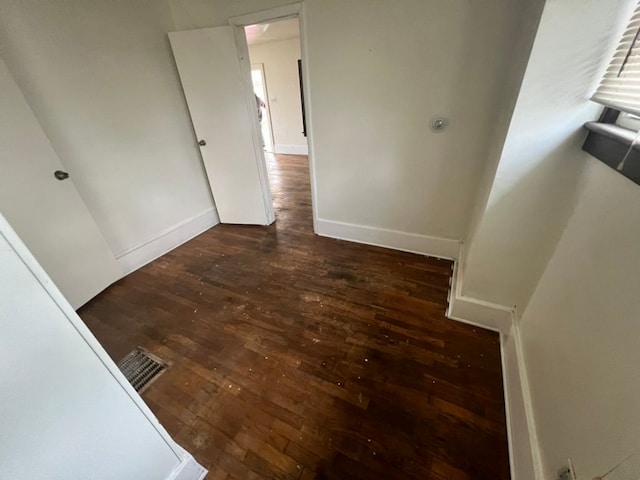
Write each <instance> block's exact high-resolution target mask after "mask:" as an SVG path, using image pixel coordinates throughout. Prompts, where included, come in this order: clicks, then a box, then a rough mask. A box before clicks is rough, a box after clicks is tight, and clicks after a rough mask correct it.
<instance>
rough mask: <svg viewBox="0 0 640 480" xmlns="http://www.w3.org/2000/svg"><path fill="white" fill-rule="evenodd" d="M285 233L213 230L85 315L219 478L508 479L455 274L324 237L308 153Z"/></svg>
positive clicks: (486, 370)
mask: <svg viewBox="0 0 640 480" xmlns="http://www.w3.org/2000/svg"><path fill="white" fill-rule="evenodd" d="M269 169H270V179H271V185H272V190H273V196H274V204H275V208H276V212H277V222H276V224H275V225H272V226H270V227H251V226H234V225H219V226H216V227H214V228H212V229H211V230H209V231H207V232H205V233H204V234H202V235H200V236H198V237H197V238H195V239H193V240H191V241H190V242H188V243H187V244H185V245H183V246H182V247H179V248H177V249H176V250H174V251H172V252H171V253H169V254H167V255H165V256H163V257H161V258H160V259H158V260H156V261H154V262H153V263H151V264H149V265H147V266H146V267H144V268H142V269H140V270H138V271H136V272H134V273H133V274H131V275H129V276H127V277H126V278H124V279H123V280H121V281H119V282H118V283H117V284H115V285H113V286H112V287H110V288H109V289H108V290H106V291H105V292H103V293H102V294H101V295H99V296H98V297H97V298H95V299H94V300H92V301H91V302H90V303H89V304H88V305H86V306H85V307H83V308H82V309H81V310H80V311H79V314H80V316H81V317H82V318H83V320H84V321H85V322H86V323H87V325H88V326H89V328H90V329H91V330H92V331H93V333H94V334H95V335H96V337H97V338H98V340H99V341H100V342H101V343H102V344H103V345H104V347H105V348H106V350H107V351H108V352H109V354H110V355H111V356H112V358H113V359H114V360H116V361H118V360H120V359H121V358H122V357H124V355H125V354H126V353H128V352H129V351H130V350H132V349H133V348H134V347H136V346H142V347H144V348H146V349H147V350H149V351H151V352H152V353H154V354H156V355H158V356H160V357H161V358H164V359H165V360H167V361H169V362H171V364H172V365H171V367H170V368H169V369H168V370H167V372H166V373H164V374H163V375H162V376H161V377H160V378H158V380H157V381H156V382H154V383H153V384H152V385H151V386H150V387H149V388H148V389H147V390H146V391H145V392H144V394H143V398H144V399H145V401H146V402H147V403H148V405H149V406H150V407H151V409H152V410H153V411H154V413H155V414H156V415H157V416H158V418H159V419H160V421H161V422H162V424H163V425H164V426H165V427H166V428H167V430H168V431H169V433H170V434H171V435H172V436H173V437H174V438H175V439H176V441H177V442H178V443H180V444H181V445H183V446H184V447H185V448H186V449H187V450H188V451H190V452H191V453H192V454H193V455H194V456H195V457H196V459H197V460H198V461H199V462H200V463H201V464H203V465H204V466H206V467H207V468H208V469H209V470H210V473H209V476H208V478H209V479H272V478H273V479H304V480H306V479H313V478H315V479H369V480H370V479H387V480H388V479H396V478H398V479H436V480H444V479H449V480H461V479H491V480H501V479H507V478H509V464H508V453H507V440H506V427H505V413H504V400H503V391H502V373H501V366H500V348H499V339H498V336H497V334H495V333H492V332H489V331H485V330H482V329H478V328H474V327H471V326H468V325H464V324H461V323H458V322H455V321H452V320H448V319H446V318H445V316H444V311H445V307H446V299H447V289H448V286H449V276H450V274H451V263H450V262H448V261H440V260H436V259H432V258H426V257H422V256H418V255H412V254H408V253H402V252H396V251H392V250H387V249H383V248H376V247H369V246H365V245H359V244H355V243H350V242H344V241H338V240H333V239H329V238H323V237H319V236H315V235H314V234H313V230H312V220H311V199H310V190H309V174H308V165H307V159H306V157H301V156H277V157H273V156H272V157H270V159H269Z"/></svg>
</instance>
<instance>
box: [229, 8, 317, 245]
mask: <svg viewBox="0 0 640 480" xmlns="http://www.w3.org/2000/svg"><path fill="white" fill-rule="evenodd" d="M288 18H297V19H298V24H299V30H300V53H301V56H302V59H301V60H302V62H301V63H302V81H303V82H304V86H305V88H304V103H305V119H306V124H307V145H308V147H309V176H310V180H311V182H310V183H311V211H312V217H313V231H314V232H315V233H318V230H317V219H318V212H317V201H316V199H317V195H316V192H317V188H316V169H315V162H314V157H315V155H314V148H313V122H312V120H311V119H312V114H311V111H312V109H311V98H310V94H309V91H310V81H309V64H308V58H309V55H308V49H307V43H308V41H307V31H306V28H305V24H306V15H305V7H304V4H303V3H301V2H298V3H292V4H289V5H283V6H281V7H275V8H269V9H266V10H260V11H258V12H254V13H248V14H246V15H239V16H236V17H231V18H229V25H231V26H232V27H234V28H233V33H234V35H235V38H236V44H237V45H238V49H239V54H240V59H241V60H243V59H245V58H246V59H247V62H246V63H247V64H248V65H249V71H248V72H247V74H246V78H245V81H246V82H247V83H249V84H250V89H249V91H250V92H251V96H250V97H249V96H247V101H248V103H247V104H248V105H249V106H250V107H251V108H252V109H253V110H255V98H254V97H253V84H252V82H251V61H250V60H249V48H248V46H247V37H246V35H245V32H244V27H246V26H249V25H255V24H258V23H271V22H274V21H277V20H286V19H288ZM254 118H255V122H254V123H255V125H254V143H255V144H256V145H259V144H260V136H259V128H260V126H259V124H258V119H257V117H256V115H254ZM260 152H261V153H263V152H262V148H261V147H260ZM256 158H257V159H259V160H258V162H259V165H258V171H259V172H261V176H260V178H261V180H262V179H263V176H262V172H264V179H265V180H266V181H265V183H264V184H263V191H264V188H265V187H266V188H267V189H268V188H269V181H268V177H267V176H266V173H267V165H266V161H265V158H264V154H262V155H257V156H256ZM268 198H269V202H268V204H269V205H271V211H272V212H273V203H272V201H271V192H268Z"/></svg>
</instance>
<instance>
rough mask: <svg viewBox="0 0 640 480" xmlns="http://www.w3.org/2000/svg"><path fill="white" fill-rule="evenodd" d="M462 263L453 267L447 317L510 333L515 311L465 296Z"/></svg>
mask: <svg viewBox="0 0 640 480" xmlns="http://www.w3.org/2000/svg"><path fill="white" fill-rule="evenodd" d="M461 263H462V262H460V261H458V262H456V263H455V265H454V267H453V275H452V277H451V290H449V307H448V308H447V317H448V318H451V319H453V320H458V321H461V322H465V323H470V324H472V325H476V326H479V327H482V328H487V329H489V330H493V331H495V332H500V333H508V332H509V331H510V330H511V326H512V325H513V322H514V317H515V311H514V309H513V308H509V307H506V306H504V305H499V304H497V303H491V302H486V301H484V300H479V299H477V298H473V297H467V296H465V295H463V294H462V291H461V290H462V282H461V281H460V279H461V275H462V272H461V269H460V264H461Z"/></svg>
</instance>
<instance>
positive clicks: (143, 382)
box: [118, 347, 168, 392]
mask: <svg viewBox="0 0 640 480" xmlns="http://www.w3.org/2000/svg"><path fill="white" fill-rule="evenodd" d="M167 367H168V365H167V363H166V362H164V361H163V360H161V359H159V358H158V357H156V356H155V355H152V354H150V353H149V352H147V351H145V350H144V349H142V348H140V347H138V348H136V349H135V350H134V351H133V352H131V353H130V354H128V355H127V356H126V357H124V358H123V359H122V360H120V363H118V368H119V369H120V371H121V372H122V373H123V374H124V376H125V377H127V380H129V383H130V384H131V386H132V387H133V388H135V389H136V392H142V391H143V390H144V389H145V387H147V386H149V384H150V383H151V382H152V381H153V380H155V379H156V378H158V375H160V374H161V373H162V372H163V371H164V370H165V369H166V368H167Z"/></svg>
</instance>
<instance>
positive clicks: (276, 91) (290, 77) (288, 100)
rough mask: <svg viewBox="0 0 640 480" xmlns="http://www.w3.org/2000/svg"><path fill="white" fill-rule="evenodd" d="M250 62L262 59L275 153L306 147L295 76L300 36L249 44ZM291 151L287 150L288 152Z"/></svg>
mask: <svg viewBox="0 0 640 480" xmlns="http://www.w3.org/2000/svg"><path fill="white" fill-rule="evenodd" d="M249 55H250V56H251V63H252V64H257V63H262V64H263V66H264V75H265V79H266V86H267V93H268V97H269V98H267V99H265V102H268V106H269V113H270V114H271V126H272V127H273V140H274V144H275V150H276V153H292V152H293V151H294V150H297V151H303V150H305V149H306V148H307V139H306V137H305V136H304V135H303V134H302V106H301V102H300V87H299V79H298V59H299V58H301V56H300V38H299V37H298V38H289V39H287V40H278V41H273V42H267V43H260V44H257V45H250V46H249ZM289 151H291V152H289Z"/></svg>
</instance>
